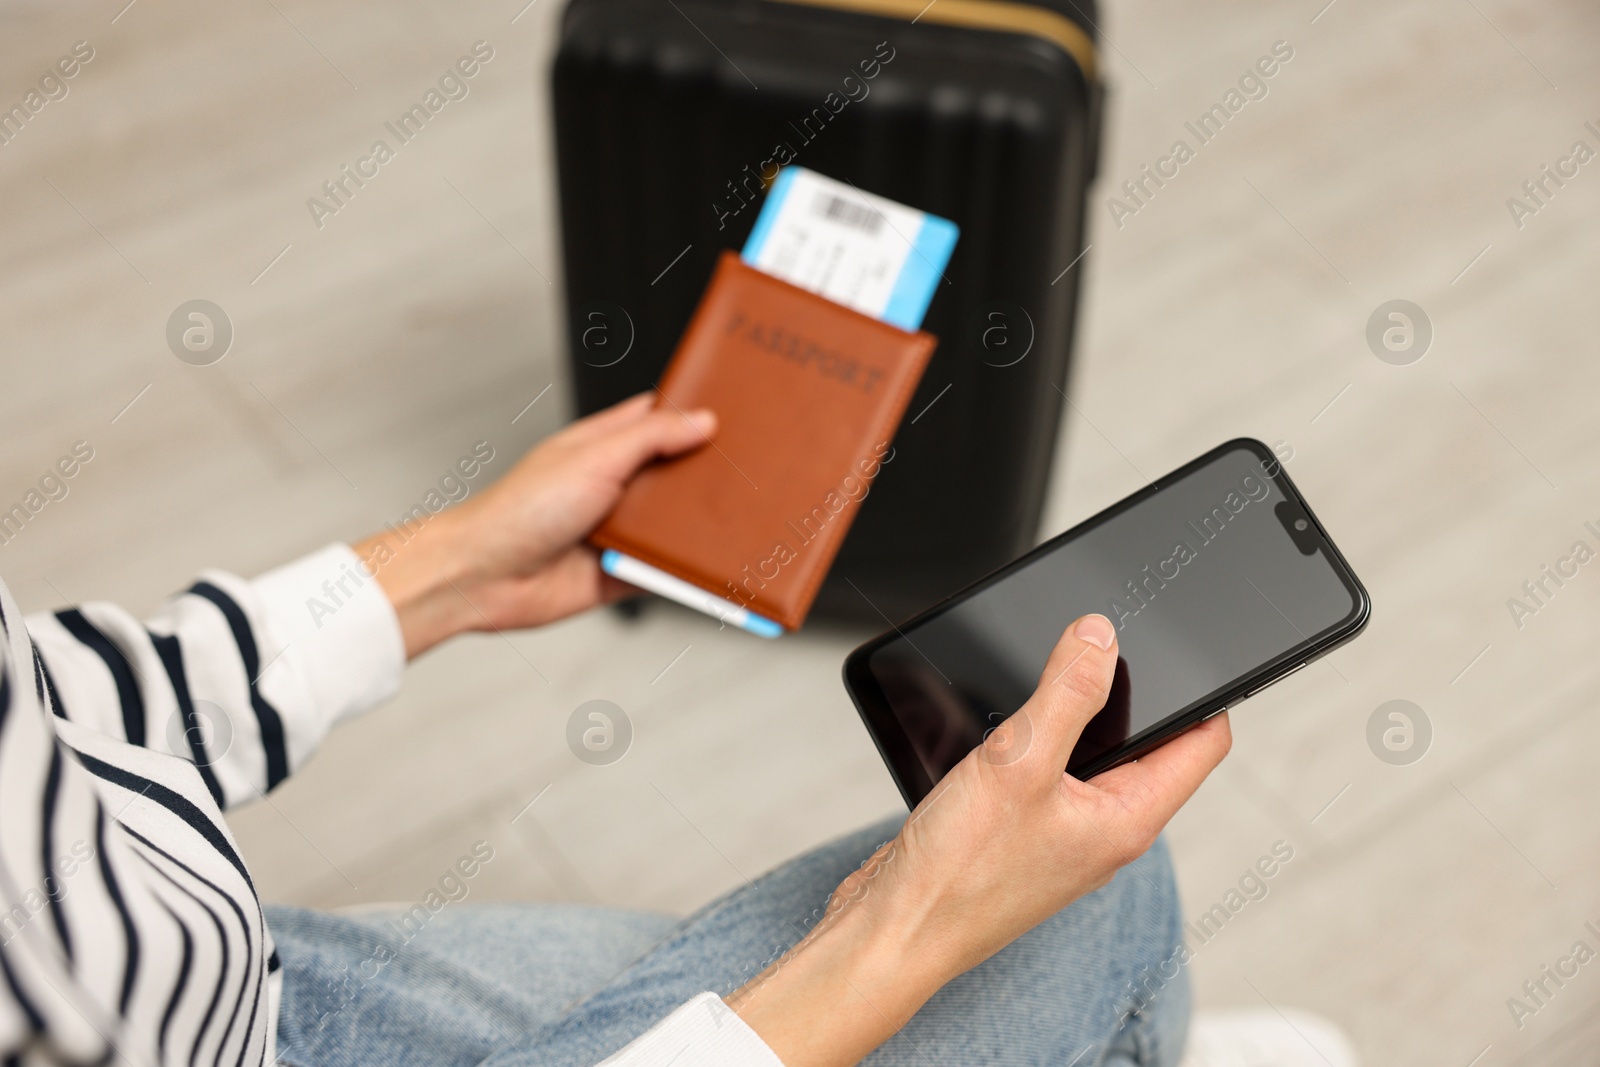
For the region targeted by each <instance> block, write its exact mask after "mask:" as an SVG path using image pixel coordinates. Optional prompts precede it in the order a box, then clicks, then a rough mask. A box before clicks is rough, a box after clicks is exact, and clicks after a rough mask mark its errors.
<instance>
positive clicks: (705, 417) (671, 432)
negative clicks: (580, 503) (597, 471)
mask: <svg viewBox="0 0 1600 1067" xmlns="http://www.w3.org/2000/svg"><path fill="white" fill-rule="evenodd" d="M716 432H717V416H716V413H715V412H713V411H711V410H710V409H709V408H698V409H696V410H693V411H687V412H686V411H681V410H679V409H678V408H676V407H672V406H670V405H669V406H664V407H658V408H656V410H654V411H652V412H651V413H650V414H648V415H646V416H645V417H644V418H642V419H637V420H635V421H633V422H629V423H626V424H624V425H622V426H619V427H618V428H617V429H616V431H615V432H614V433H612V434H610V435H609V436H608V439H607V440H606V441H605V443H604V445H603V446H602V447H603V449H604V455H605V462H606V465H607V467H608V468H609V472H610V473H611V474H612V475H614V476H615V477H616V478H617V480H618V481H622V482H625V481H627V480H628V479H630V478H632V477H633V476H634V474H635V473H637V472H638V470H639V468H641V467H643V466H644V465H645V464H647V463H649V462H650V461H651V460H655V459H662V458H665V457H670V456H677V455H682V454H683V453H685V452H689V451H692V450H694V449H696V448H700V447H702V446H704V445H706V444H707V443H709V442H710V440H711V438H712V436H713V435H714V434H715V433H716Z"/></svg>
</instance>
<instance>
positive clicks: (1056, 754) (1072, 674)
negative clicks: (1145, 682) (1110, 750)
mask: <svg viewBox="0 0 1600 1067" xmlns="http://www.w3.org/2000/svg"><path fill="white" fill-rule="evenodd" d="M1116 666H1117V632H1116V629H1115V628H1114V627H1113V626H1112V625H1111V620H1110V619H1107V618H1106V617H1105V616H1104V615H1085V616H1083V617H1082V618H1080V619H1078V620H1076V621H1075V622H1073V624H1072V625H1071V626H1069V627H1067V630H1066V632H1065V633H1063V634H1062V635H1061V640H1059V641H1057V642H1056V647H1055V648H1054V649H1053V650H1052V651H1051V653H1050V659H1049V661H1048V662H1046V663H1045V666H1044V671H1043V672H1042V673H1041V674H1040V675H1039V687H1038V688H1037V689H1035V690H1034V692H1033V696H1031V697H1030V698H1028V702H1027V703H1026V704H1024V705H1023V706H1022V710H1021V711H1020V712H1019V713H1018V714H1019V715H1021V714H1026V715H1027V717H1028V728H1029V729H1030V730H1031V732H1032V735H1033V740H1032V746H1033V747H1035V748H1038V749H1039V750H1040V751H1041V752H1042V753H1043V755H1044V757H1045V758H1046V759H1048V760H1049V765H1050V775H1051V780H1052V781H1053V780H1054V779H1055V778H1056V777H1058V776H1059V775H1060V774H1061V773H1062V772H1063V771H1064V769H1065V768H1066V766H1067V759H1068V758H1069V757H1070V756H1071V755H1072V749H1073V747H1074V746H1075V745H1077V743H1078V738H1079V737H1080V736H1081V735H1082V734H1083V728H1084V727H1085V726H1086V725H1088V722H1089V720H1090V719H1092V718H1094V716H1095V714H1096V713H1097V712H1099V711H1100V709H1101V708H1103V707H1105V704H1106V697H1107V696H1108V695H1109V694H1110V692H1111V680H1112V677H1113V674H1114V672H1115V671H1116Z"/></svg>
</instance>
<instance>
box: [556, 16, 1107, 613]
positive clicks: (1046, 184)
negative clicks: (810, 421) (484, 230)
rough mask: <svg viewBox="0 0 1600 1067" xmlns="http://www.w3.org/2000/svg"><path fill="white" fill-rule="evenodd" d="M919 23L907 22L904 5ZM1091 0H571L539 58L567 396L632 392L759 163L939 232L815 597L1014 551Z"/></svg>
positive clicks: (1053, 359) (1049, 423) (762, 174)
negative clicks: (879, 443) (828, 184)
mask: <svg viewBox="0 0 1600 1067" xmlns="http://www.w3.org/2000/svg"><path fill="white" fill-rule="evenodd" d="M919 13H920V17H919ZM1093 17H1094V9H1093V7H1092V3H1091V0H1044V2H1041V3H1038V4H1019V3H1010V2H1002V0H933V2H932V3H927V2H926V0H802V2H790V0H571V2H570V3H569V5H568V7H567V9H566V13H565V16H564V19H563V22H562V28H561V41H560V47H559V50H558V52H557V55H556V59H555V65H554V74H553V77H554V106H555V130H556V150H557V160H558V168H559V184H560V198H561V221H562V239H563V254H564V259H565V269H566V296H567V309H568V325H569V341H570V345H571V350H570V355H571V367H572V373H573V378H574V386H575V394H576V398H577V404H578V407H579V410H580V412H583V413H588V412H591V411H594V410H596V409H598V408H601V407H604V406H606V405H608V404H611V403H613V402H615V401H617V400H620V399H622V398H623V397H626V396H628V395H630V394H632V393H636V392H638V391H640V390H643V389H648V388H650V386H651V385H652V384H654V382H655V381H656V379H657V377H658V376H659V374H660V372H661V370H662V367H663V366H664V364H665V362H666V360H667V359H668V358H669V357H670V356H671V354H672V350H673V346H674V343H675V342H676V341H677V338H678V335H679V334H680V333H681V332H682V331H683V329H684V326H685V325H686V324H687V322H688V319H689V315H690V313H691V312H692V310H693V308H694V305H695V302H696V301H697V299H698V298H699V296H700V293H701V291H702V289H703V287H704V286H705V283H706V279H707V278H708V277H709V275H710V272H711V267H712V263H713V262H714V260H715V258H716V256H717V254H718V252H719V251H720V250H722V249H724V248H738V247H740V246H741V245H742V244H743V243H744V239H745V237H746V236H747V235H748V233H749V231H750V228H751V225H752V224H753V223H754V221H755V217H756V214H757V213H758V211H759V209H760V201H761V190H762V183H763V179H768V180H770V178H771V176H772V174H773V173H775V171H776V167H777V166H778V165H781V164H785V163H794V164H796V165H799V166H803V167H808V168H810V169H812V170H815V171H818V172H820V173H822V174H826V175H828V176H830V177H833V178H837V179H840V180H843V181H849V182H853V183H855V184H856V185H857V186H859V187H860V188H862V189H864V190H866V191H869V192H874V193H879V194H881V195H883V196H887V197H890V198H891V199H894V200H898V201H900V202H901V203H904V204H907V205H909V206H912V207H915V208H919V209H922V210H924V211H930V212H933V213H935V214H938V215H943V216H944V217H946V218H949V219H952V220H953V221H955V222H956V223H957V224H958V225H959V226H960V227H961V238H960V241H959V243H958V244H957V245H956V250H955V255H954V256H953V258H952V259H951V262H950V264H949V267H948V268H947V270H946V271H945V277H946V283H944V284H941V285H940V287H939V292H938V294H937V295H936V296H935V297H934V300H933V304H932V306H931V307H930V309H929V312H928V317H927V320H926V322H925V328H926V329H928V330H930V331H931V332H933V333H935V334H937V335H938V336H939V338H940V345H939V348H938V351H937V352H936V353H935V354H934V357H933V361H932V363H931V364H930V366H929V368H928V371H927V374H926V375H925V376H924V378H923V380H922V384H921V387H920V388H919V389H918V391H917V395H916V396H915V398H914V399H913V400H912V403H911V406H910V408H909V410H908V414H907V416H906V421H905V422H904V423H903V424H902V425H901V427H900V432H899V434H898V436H897V437H896V438H895V442H894V447H895V451H894V459H893V461H892V462H891V463H889V464H888V465H887V466H885V467H884V468H883V471H882V473H881V475H880V476H879V481H878V483H877V484H876V485H875V486H874V488H873V490H872V492H871V493H870V494H869V495H868V497H867V499H866V501H865V503H864V505H863V507H862V510H861V513H860V515H859V516H858V518H857V521H856V523H855V526H854V528H853V529H852V530H851V532H850V535H849V537H848V539H847V540H846V542H845V544H844V547H843V549H842V550H841V552H840V555H839V558H838V560H837V562H836V563H835V565H834V568H833V571H832V573H831V575H830V576H829V579H828V581H827V583H826V585H825V586H824V588H823V591H822V594H821V595H820V597H819V598H818V602H817V607H818V610H819V613H826V614H832V615H835V616H839V615H844V616H851V617H856V618H864V619H868V620H871V621H873V622H875V623H879V624H882V623H883V622H884V619H885V617H887V618H889V619H893V620H898V619H899V618H901V617H903V616H906V615H909V614H911V613H913V612H915V611H917V610H920V609H921V608H924V607H926V606H928V605H929V604H930V603H932V602H933V601H934V600H937V599H938V598H940V597H942V596H944V595H945V594H947V593H950V592H953V591H954V590H956V589H958V588H960V587H961V586H962V585H964V584H966V583H968V582H969V581H971V580H973V579H975V578H977V577H979V576H980V575H982V574H984V573H986V572H987V571H990V570H992V569H994V568H995V567H997V566H999V565H1001V564H1003V563H1005V562H1007V561H1008V560H1010V559H1012V558H1013V557H1015V556H1016V555H1018V554H1019V553H1021V552H1022V551H1024V550H1025V549H1028V548H1030V547H1032V545H1033V544H1034V543H1035V539H1036V534H1037V532H1038V530H1037V527H1038V523H1039V514H1040V508H1041V505H1042V503H1043V496H1044V490H1045V485H1046V481H1047V478H1048V475H1049V470H1050V461H1051V458H1052V455H1053V453H1054V449H1055V444H1056V431H1057V426H1058V424H1059V422H1060V417H1061V410H1062V405H1063V401H1064V397H1065V394H1064V392H1063V391H1062V390H1064V389H1065V388H1066V378H1067V369H1068V357H1069V352H1070V348H1071V343H1072V332H1073V320H1074V317H1075V315H1074V312H1075V307H1076V302H1077V288H1078V279H1079V278H1080V277H1081V275H1082V268H1083V264H1082V263H1081V262H1079V260H1080V258H1081V255H1082V252H1083V247H1084V246H1083V229H1084V225H1083V216H1084V205H1085V201H1086V193H1087V188H1088V185H1089V183H1090V181H1091V179H1092V177H1093V175H1094V171H1095V165H1096V155H1097V149H1098V143H1099V116H1100V111H1101V91H1100V87H1099V82H1098V81H1097V79H1096V77H1095V72H1094V61H1095V52H1094V22H1093Z"/></svg>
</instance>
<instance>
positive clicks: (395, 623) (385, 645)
mask: <svg viewBox="0 0 1600 1067" xmlns="http://www.w3.org/2000/svg"><path fill="white" fill-rule="evenodd" d="M251 584H252V586H253V587H254V589H255V593H256V596H257V597H258V598H259V599H260V603H261V606H262V609H263V610H264V611H265V613H266V617H267V625H268V626H270V627H271V629H272V633H273V636H275V637H276V638H277V639H278V641H279V642H280V643H281V646H282V649H283V650H284V651H285V652H290V651H291V650H292V655H293V658H294V660H295V661H296V665H297V666H298V668H299V671H300V674H301V677H302V678H303V679H304V682H305V685H306V688H307V689H308V690H309V691H310V696H311V700H312V703H313V704H314V706H315V708H316V710H317V713H318V715H319V717H320V718H321V719H322V720H323V726H324V729H326V728H328V727H331V726H333V725H334V724H336V723H338V722H339V721H341V720H343V719H347V718H350V717H352V716H354V715H359V714H360V713H361V712H363V711H366V710H367V709H369V708H372V707H375V706H376V705H378V704H381V703H382V702H383V701H385V700H387V699H389V698H390V697H391V696H393V695H394V694H395V693H396V692H398V691H399V689H400V678H401V675H402V674H404V672H405V666H406V648H405V639H404V638H403V637H402V636H401V633H400V620H399V619H398V618H396V616H395V613H394V606H393V605H392V604H390V603H389V598H388V596H386V595H385V594H384V592H383V589H382V588H381V587H380V586H379V585H378V581H377V579H376V578H374V577H373V576H372V575H370V574H368V573H367V571H366V568H365V567H363V566H362V565H361V560H360V558H359V557H358V556H357V555H356V554H355V551H354V550H353V549H351V547H350V546H349V545H344V544H333V545H329V546H328V547H326V548H322V549H318V550H317V551H316V552H313V553H311V554H310V555H308V556H302V557H301V558H300V559H297V560H295V561H294V562H293V563H288V564H285V565H284V566H282V567H279V568H277V569H276V570H271V571H268V572H267V573H266V574H263V575H262V576H261V577H259V578H257V579H256V580H255V581H254V582H253V583H251Z"/></svg>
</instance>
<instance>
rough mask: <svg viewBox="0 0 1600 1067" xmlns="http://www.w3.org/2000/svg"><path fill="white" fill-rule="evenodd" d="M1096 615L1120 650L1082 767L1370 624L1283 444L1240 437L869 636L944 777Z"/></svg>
mask: <svg viewBox="0 0 1600 1067" xmlns="http://www.w3.org/2000/svg"><path fill="white" fill-rule="evenodd" d="M1089 612H1099V613H1101V614H1103V615H1105V616H1106V617H1107V618H1109V619H1111V620H1112V622H1113V623H1114V624H1115V626H1116V629H1117V639H1118V650H1119V658H1118V663H1117V670H1116V675H1115V679H1114V682H1113V686H1112V691H1111V696H1110V699H1109V700H1108V701H1107V703H1106V707H1105V709H1104V710H1103V711H1101V712H1100V714H1099V715H1097V716H1096V717H1095V719H1094V720H1092V721H1091V722H1090V724H1089V727H1088V728H1087V729H1086V730H1085V732H1084V734H1083V737H1082V738H1081V739H1080V741H1079V743H1078V746H1077V748H1076V749H1075V750H1074V752H1073V755H1072V759H1071V761H1070V762H1069V764H1068V768H1067V769H1068V770H1069V772H1073V773H1077V772H1078V771H1079V770H1080V769H1082V768H1092V767H1094V765H1096V764H1104V763H1105V762H1106V757H1107V756H1108V755H1109V754H1112V753H1115V752H1116V751H1117V750H1118V749H1122V748H1126V747H1128V746H1129V742H1130V741H1133V740H1135V739H1137V738H1138V737H1139V736H1140V735H1142V734H1148V733H1153V732H1155V733H1158V732H1160V731H1159V728H1160V727H1161V726H1162V725H1163V724H1168V723H1170V721H1171V720H1173V719H1174V718H1176V717H1181V716H1183V715H1184V714H1185V713H1186V712H1192V711H1194V709H1196V708H1198V707H1200V706H1201V705H1203V704H1205V703H1206V702H1207V701H1208V700H1215V699H1217V698H1218V697H1219V695H1227V694H1228V693H1229V692H1230V690H1231V689H1234V688H1236V687H1237V686H1239V685H1240V684H1241V682H1244V681H1248V680H1249V679H1250V678H1252V677H1254V676H1257V675H1259V674H1260V673H1261V672H1263V671H1268V672H1269V674H1270V673H1271V672H1272V671H1273V670H1276V674H1277V675H1281V674H1282V673H1285V672H1286V671H1287V670H1289V669H1292V668H1293V667H1294V666H1295V665H1296V663H1295V662H1291V661H1292V660H1293V659H1294V657H1296V656H1300V655H1302V654H1304V653H1305V652H1306V651H1307V650H1309V649H1313V648H1315V647H1316V646H1317V644H1318V640H1319V638H1325V637H1327V635H1329V634H1330V633H1337V632H1339V631H1340V630H1341V628H1344V629H1346V630H1348V631H1349V632H1350V633H1353V632H1354V631H1355V630H1356V629H1359V627H1360V625H1361V624H1362V623H1364V621H1365V612H1366V596H1365V593H1364V591H1363V590H1362V589H1361V587H1360V585H1359V583H1358V582H1356V580H1355V577H1354V575H1353V574H1352V573H1350V571H1349V568H1348V566H1347V565H1345V563H1344V561H1343V559H1342V558H1341V557H1340V556H1339V555H1338V552H1337V550H1336V549H1334V548H1333V546H1332V544H1331V542H1329V541H1328V540H1327V536H1326V534H1325V533H1324V532H1323V531H1322V529H1321V527H1320V525H1319V524H1318V523H1317V522H1316V520H1315V518H1314V517H1313V516H1312V515H1311V513H1310V511H1309V509H1307V508H1306V506H1305V504H1304V502H1303V501H1302V500H1301V498H1300V495H1299V493H1298V491H1296V490H1295V489H1294V487H1293V485H1292V484H1291V483H1290V482H1289V481H1288V478H1287V476H1286V475H1285V474H1284V473H1283V470H1282V467H1281V465H1280V464H1279V463H1278V461H1277V459H1276V457H1274V456H1273V454H1272V452H1271V451H1270V450H1269V449H1268V448H1267V447H1266V446H1265V445H1263V444H1261V443H1260V442H1258V441H1251V440H1241V441H1236V442H1230V443H1229V444H1228V445H1224V446H1222V447H1221V448H1219V449H1217V450H1216V451H1214V452H1212V453H1210V454H1209V455H1208V456H1205V457H1201V459H1200V460H1197V461H1195V463H1194V464H1191V465H1190V466H1189V467H1186V468H1183V469H1182V470H1180V471H1177V472H1175V473H1174V474H1172V475H1169V476H1168V477H1167V478H1163V479H1161V480H1160V481H1159V482H1157V483H1156V484H1155V485H1153V486H1152V487H1151V488H1149V489H1147V490H1145V491H1143V492H1142V493H1139V494H1135V496H1133V497H1130V498H1129V499H1128V500H1127V501H1124V502H1123V503H1122V504H1119V505H1117V506H1115V507H1113V508H1110V509H1108V510H1107V511H1105V512H1102V513H1101V514H1100V515H1097V516H1095V517H1094V518H1093V519H1090V520H1089V521H1088V522H1086V523H1084V524H1082V525H1081V526H1078V527H1076V528H1074V529H1073V530H1070V531H1068V532H1067V533H1066V534H1063V535H1061V536H1060V537H1058V538H1057V539H1055V540H1054V541H1052V542H1049V543H1047V544H1045V545H1043V546H1041V547H1040V548H1039V549H1037V550H1035V552H1034V553H1033V554H1031V555H1030V556H1027V557H1024V558H1023V559H1022V560H1020V561H1018V562H1017V563H1016V564H1013V565H1012V566H1011V567H1010V568H1007V569H1005V570H1003V571H1001V572H999V575H998V577H995V578H993V579H990V580H987V581H986V582H984V583H980V584H979V585H978V586H977V587H976V588H975V591H973V592H970V593H969V594H965V595H959V596H957V597H956V598H954V599H953V600H952V601H950V602H947V603H946V605H944V606H942V607H939V608H936V609H934V610H933V611H931V612H930V613H928V614H927V615H924V616H921V617H919V618H918V619H914V620H912V622H910V623H908V624H906V625H905V626H904V627H902V628H900V630H899V631H897V632H896V633H895V634H892V635H885V637H884V638H883V639H882V640H881V643H880V644H878V645H877V647H875V648H872V649H871V650H870V651H867V650H863V651H867V654H866V655H865V657H864V663H863V664H862V666H864V668H865V670H866V671H867V672H869V673H870V675H871V679H872V681H873V683H875V688H876V689H877V690H878V692H879V694H881V697H882V701H883V703H884V704H885V705H886V707H887V711H888V713H889V714H890V715H892V716H893V718H894V720H895V722H896V723H897V724H898V727H899V730H900V731H901V732H902V733H903V735H904V742H905V743H906V744H908V745H909V748H910V750H911V752H912V753H914V756H915V759H916V760H917V761H918V762H919V763H920V765H921V770H922V771H923V772H924V773H925V774H926V776H927V782H928V784H930V785H931V783H933V782H937V781H938V780H939V779H940V778H942V777H943V776H944V775H945V774H946V773H947V772H948V771H949V770H950V769H951V768H952V767H954V766H955V764H956V763H958V762H959V761H960V760H961V758H962V757H963V756H964V755H966V753H967V752H968V751H970V750H971V749H972V748H973V747H974V746H975V745H977V744H978V743H979V742H980V741H981V740H982V739H983V737H984V735H985V734H986V733H987V732H988V731H989V730H991V729H993V728H994V727H995V726H996V725H998V724H999V723H1000V722H1002V721H1003V720H1004V719H1005V718H1006V717H1007V716H1009V715H1010V714H1011V713H1012V712H1014V711H1016V710H1017V708H1019V707H1020V706H1021V705H1022V704H1023V703H1024V702H1025V701H1026V700H1027V699H1028V697H1029V696H1030V695H1031V694H1032V693H1033V691H1034V688H1035V687H1036V686H1037V685H1038V682H1039V676H1040V672H1041V671H1042V670H1043V669H1044V665H1045V661H1046V660H1047V659H1048V657H1049V654H1050V651H1051V649H1052V648H1053V647H1054V646H1055V644H1056V642H1057V641H1058V640H1059V638H1060V637H1061V634H1062V632H1063V631H1064V630H1065V628H1066V627H1067V625H1068V624H1069V623H1071V622H1072V620H1073V619H1075V618H1077V617H1078V616H1080V615H1084V614H1086V613H1089ZM858 669H859V668H858ZM1274 676H1276V675H1274ZM864 710H865V709H864ZM880 743H881V742H880ZM885 751H886V755H887V754H888V751H887V749H886V750H885ZM902 777H903V776H902ZM902 788H905V786H904V784H902ZM920 791H925V790H919V792H920Z"/></svg>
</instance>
